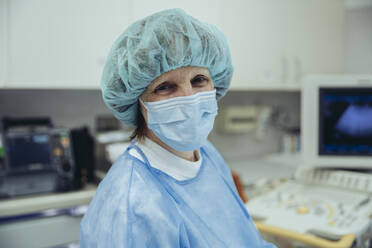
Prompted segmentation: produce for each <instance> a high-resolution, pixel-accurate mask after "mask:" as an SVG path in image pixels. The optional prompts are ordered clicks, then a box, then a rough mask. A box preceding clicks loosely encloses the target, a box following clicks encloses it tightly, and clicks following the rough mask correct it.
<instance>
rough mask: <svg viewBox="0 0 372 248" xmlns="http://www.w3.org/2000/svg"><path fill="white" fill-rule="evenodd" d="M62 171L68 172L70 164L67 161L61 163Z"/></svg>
mask: <svg viewBox="0 0 372 248" xmlns="http://www.w3.org/2000/svg"><path fill="white" fill-rule="evenodd" d="M62 170H63V171H64V172H69V171H70V170H71V164H70V163H69V162H68V161H65V162H63V163H62Z"/></svg>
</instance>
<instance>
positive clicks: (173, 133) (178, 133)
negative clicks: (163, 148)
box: [143, 90, 218, 151]
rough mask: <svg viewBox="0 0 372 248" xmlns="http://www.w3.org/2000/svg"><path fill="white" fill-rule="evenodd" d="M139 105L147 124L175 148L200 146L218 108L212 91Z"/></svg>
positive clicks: (187, 148) (190, 148) (196, 147)
mask: <svg viewBox="0 0 372 248" xmlns="http://www.w3.org/2000/svg"><path fill="white" fill-rule="evenodd" d="M143 104H144V105H145V108H146V110H147V126H148V127H149V128H150V129H151V130H152V131H153V133H154V134H155V135H156V136H157V137H158V138H159V139H161V140H162V141H163V142H164V143H166V144H167V145H168V146H170V147H172V148H173V149H175V150H177V151H193V150H199V149H200V147H201V146H202V145H203V144H204V143H205V142H206V141H207V137H208V135H209V133H210V132H211V131H212V128H213V123H214V118H215V117H216V115H217V109H218V107H217V101H216V90H212V91H204V92H199V93H196V94H194V95H191V96H181V97H174V98H170V99H166V100H162V101H156V102H144V103H143Z"/></svg>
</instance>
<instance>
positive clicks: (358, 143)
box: [319, 89, 372, 155]
mask: <svg viewBox="0 0 372 248" xmlns="http://www.w3.org/2000/svg"><path fill="white" fill-rule="evenodd" d="M319 107H320V111H319V113H320V116H319V143H320V144H319V154H328V155H372V89H358V90H356V89H321V91H320V105H319Z"/></svg>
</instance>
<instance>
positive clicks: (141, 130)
mask: <svg viewBox="0 0 372 248" xmlns="http://www.w3.org/2000/svg"><path fill="white" fill-rule="evenodd" d="M146 130H147V125H146V121H145V118H143V115H142V112H141V111H140V110H138V111H137V127H136V129H134V131H133V133H132V134H131V136H130V140H133V139H137V140H138V141H142V140H143V139H144V138H145V136H146V135H145V134H146Z"/></svg>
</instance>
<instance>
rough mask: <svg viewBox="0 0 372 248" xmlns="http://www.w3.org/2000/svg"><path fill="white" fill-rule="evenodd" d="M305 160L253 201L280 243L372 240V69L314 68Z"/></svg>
mask: <svg viewBox="0 0 372 248" xmlns="http://www.w3.org/2000/svg"><path fill="white" fill-rule="evenodd" d="M301 93H302V106H301V118H302V119H301V123H302V124H301V134H302V155H301V156H302V157H301V161H302V162H301V164H299V165H298V169H297V171H296V173H295V177H294V179H293V180H289V181H286V182H284V183H282V184H280V185H279V186H278V187H276V188H275V189H273V190H272V191H270V192H268V193H265V194H262V195H260V196H258V197H255V198H253V199H252V200H251V201H249V202H248V203H247V205H246V207H247V209H248V211H249V213H250V214H251V216H252V218H253V219H254V220H255V223H256V226H257V228H258V229H259V230H260V232H261V233H262V234H263V236H264V238H266V239H268V240H270V241H272V242H274V243H277V245H278V247H323V248H332V247H335V248H336V247H337V248H343V247H344V248H347V247H372V75H354V76H352V75H350V76H345V75H344V76H330V75H328V76H325V75H323V76H322V75H318V76H309V77H307V78H306V79H305V80H304V82H303V86H302V91H301Z"/></svg>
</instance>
